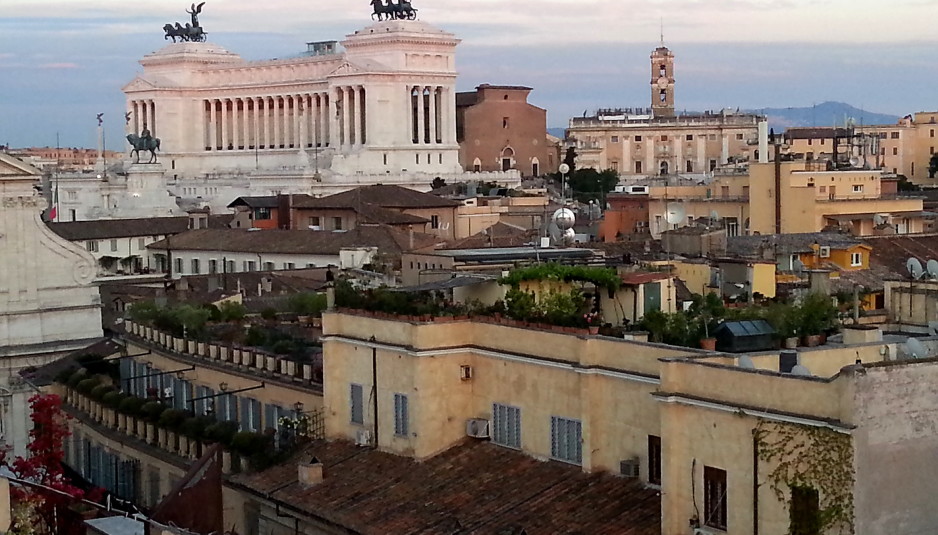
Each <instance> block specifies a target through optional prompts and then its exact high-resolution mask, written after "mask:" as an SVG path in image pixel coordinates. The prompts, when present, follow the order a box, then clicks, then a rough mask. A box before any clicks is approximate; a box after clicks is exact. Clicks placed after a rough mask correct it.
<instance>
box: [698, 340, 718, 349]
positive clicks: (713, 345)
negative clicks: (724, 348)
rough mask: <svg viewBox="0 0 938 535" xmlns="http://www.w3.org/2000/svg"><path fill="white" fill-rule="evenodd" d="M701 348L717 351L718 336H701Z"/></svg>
mask: <svg viewBox="0 0 938 535" xmlns="http://www.w3.org/2000/svg"><path fill="white" fill-rule="evenodd" d="M700 349H705V350H707V351H716V350H717V339H716V338H701V339H700Z"/></svg>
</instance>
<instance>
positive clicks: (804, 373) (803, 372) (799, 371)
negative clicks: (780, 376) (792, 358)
mask: <svg viewBox="0 0 938 535" xmlns="http://www.w3.org/2000/svg"><path fill="white" fill-rule="evenodd" d="M791 374H792V375H797V376H800V377H811V370H809V369H808V368H807V367H806V366H803V365H801V364H796V365H795V366H793V367H792V369H791Z"/></svg>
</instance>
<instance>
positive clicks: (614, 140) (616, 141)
mask: <svg viewBox="0 0 938 535" xmlns="http://www.w3.org/2000/svg"><path fill="white" fill-rule="evenodd" d="M932 137H934V136H932ZM609 141H611V142H612V143H618V142H619V136H612V137H611V138H610V139H609Z"/></svg>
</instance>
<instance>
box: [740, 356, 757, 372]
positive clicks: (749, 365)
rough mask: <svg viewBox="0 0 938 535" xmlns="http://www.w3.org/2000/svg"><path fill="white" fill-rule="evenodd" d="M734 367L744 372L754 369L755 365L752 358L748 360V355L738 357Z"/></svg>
mask: <svg viewBox="0 0 938 535" xmlns="http://www.w3.org/2000/svg"><path fill="white" fill-rule="evenodd" d="M736 365H737V366H739V367H740V368H743V369H746V370H754V369H756V363H755V362H753V361H752V358H750V357H749V355H742V356H740V357H739V359H738V360H737V361H736Z"/></svg>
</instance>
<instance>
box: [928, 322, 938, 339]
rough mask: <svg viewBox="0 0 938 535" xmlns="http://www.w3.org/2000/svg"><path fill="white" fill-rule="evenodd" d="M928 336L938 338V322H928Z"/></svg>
mask: <svg viewBox="0 0 938 535" xmlns="http://www.w3.org/2000/svg"><path fill="white" fill-rule="evenodd" d="M928 334H930V335H931V336H938V321H929V322H928Z"/></svg>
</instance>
